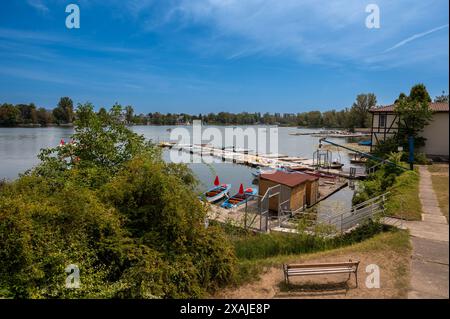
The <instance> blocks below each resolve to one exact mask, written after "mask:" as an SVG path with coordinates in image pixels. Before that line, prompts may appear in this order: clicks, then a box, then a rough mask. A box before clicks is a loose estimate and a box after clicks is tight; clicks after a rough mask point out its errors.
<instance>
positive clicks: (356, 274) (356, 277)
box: [355, 271, 358, 288]
mask: <svg viewBox="0 0 450 319" xmlns="http://www.w3.org/2000/svg"><path fill="white" fill-rule="evenodd" d="M355 279H356V288H358V271H355Z"/></svg>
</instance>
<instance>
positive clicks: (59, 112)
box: [53, 96, 73, 124]
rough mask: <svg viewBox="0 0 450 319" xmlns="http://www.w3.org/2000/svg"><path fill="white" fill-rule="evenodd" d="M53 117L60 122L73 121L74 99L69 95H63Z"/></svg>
mask: <svg viewBox="0 0 450 319" xmlns="http://www.w3.org/2000/svg"><path fill="white" fill-rule="evenodd" d="M53 117H54V118H55V121H56V122H57V123H58V124H67V123H72V122H73V101H72V99H70V98H69V97H67V96H66V97H62V98H61V99H60V100H59V102H58V106H57V107H56V108H55V109H54V110H53Z"/></svg>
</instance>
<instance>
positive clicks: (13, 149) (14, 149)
mask: <svg viewBox="0 0 450 319" xmlns="http://www.w3.org/2000/svg"><path fill="white" fill-rule="evenodd" d="M208 127H211V126H208ZM251 127H253V128H268V127H267V126H260V127H257V126H251ZM174 128H176V126H134V127H132V129H133V131H135V132H136V133H138V134H142V135H143V136H145V137H146V138H147V139H151V140H153V141H155V142H159V141H169V139H170V130H169V129H174ZM185 128H186V129H187V130H188V131H192V127H187V126H186V127H185ZM204 128H206V126H204ZM215 128H218V129H219V130H220V131H221V132H224V130H225V127H223V126H215ZM242 128H244V129H245V128H246V127H242ZM308 131H311V132H312V131H317V129H313V130H308V129H297V128H295V127H280V128H278V147H279V149H278V151H279V153H281V154H286V155H290V156H300V157H307V158H312V155H313V152H314V151H315V150H316V148H317V146H318V143H319V137H312V136H309V135H299V136H294V135H289V133H293V132H308ZM72 133H73V129H72V128H60V127H49V128H0V179H1V178H6V179H15V178H17V177H18V174H19V173H22V172H24V171H26V170H27V169H30V168H32V167H33V166H35V165H36V164H38V162H39V160H38V159H37V154H38V153H39V151H40V149H42V148H47V147H54V146H56V145H58V144H59V141H60V140H61V139H65V140H67V139H69V138H70V136H71V134H72ZM331 140H333V139H331ZM334 141H336V142H337V143H345V142H346V141H345V139H334ZM333 158H340V159H341V161H342V162H343V163H344V164H345V165H344V169H346V170H348V168H349V166H350V165H349V157H348V155H347V154H346V153H345V152H339V153H338V152H335V153H333ZM164 159H165V160H169V153H168V151H165V152H164ZM189 166H190V167H191V169H192V170H193V171H194V173H195V174H196V176H197V177H198V178H199V180H200V182H201V185H200V189H201V190H204V189H207V188H209V187H211V185H212V183H213V181H214V178H215V176H216V175H218V176H219V177H220V179H221V182H223V183H225V182H226V183H232V184H233V189H232V191H237V190H238V188H239V185H240V183H243V184H244V186H250V185H251V184H252V181H253V177H252V174H251V171H252V170H253V169H252V168H249V167H246V166H243V165H236V164H231V163H213V164H209V165H206V164H189ZM352 193H353V191H351V190H349V189H344V190H343V191H341V192H339V193H337V194H335V195H333V196H331V197H330V198H329V199H327V200H326V201H324V204H321V205H320V206H319V207H325V209H326V210H329V208H328V207H327V206H326V205H335V206H336V207H339V205H341V206H342V205H344V206H345V207H346V206H348V199H349V198H351V195H352Z"/></svg>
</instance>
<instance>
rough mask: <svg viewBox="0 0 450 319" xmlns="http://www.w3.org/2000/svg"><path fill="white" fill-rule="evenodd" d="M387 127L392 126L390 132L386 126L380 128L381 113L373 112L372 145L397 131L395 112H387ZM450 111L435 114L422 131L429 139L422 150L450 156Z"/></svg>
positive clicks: (429, 153)
mask: <svg viewBox="0 0 450 319" xmlns="http://www.w3.org/2000/svg"><path fill="white" fill-rule="evenodd" d="M386 116H387V117H386V129H388V128H389V127H391V125H392V124H393V125H392V129H391V131H390V132H387V131H386V133H385V130H384V128H379V127H378V124H379V121H380V114H378V113H375V114H373V125H372V138H371V139H372V145H376V144H377V142H379V141H383V140H384V138H389V137H390V136H393V135H394V133H395V132H397V123H393V121H394V119H395V115H394V114H386ZM448 125H449V113H448V112H437V113H434V114H433V119H432V121H431V123H430V124H428V125H427V126H426V127H425V129H424V130H423V132H422V134H421V135H422V136H423V137H425V138H426V139H427V140H426V142H425V147H423V148H422V149H421V150H420V151H421V152H424V153H425V154H427V155H438V156H446V157H448V156H449V137H448V134H449V126H448Z"/></svg>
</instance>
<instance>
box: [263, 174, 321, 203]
mask: <svg viewBox="0 0 450 319" xmlns="http://www.w3.org/2000/svg"><path fill="white" fill-rule="evenodd" d="M276 185H281V186H282V188H281V189H282V190H281V191H282V192H284V193H285V194H284V196H285V197H286V198H289V199H290V201H289V209H290V210H291V211H298V210H300V209H302V208H305V207H308V206H312V205H314V204H315V203H317V201H318V199H319V178H318V177H316V176H311V175H308V174H305V173H300V172H292V173H288V172H284V171H279V170H277V171H275V172H273V173H263V174H261V175H259V195H261V196H264V194H265V193H266V191H267V189H268V188H269V187H273V186H276ZM278 201H279V196H273V197H271V198H270V199H269V208H270V210H272V211H278Z"/></svg>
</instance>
